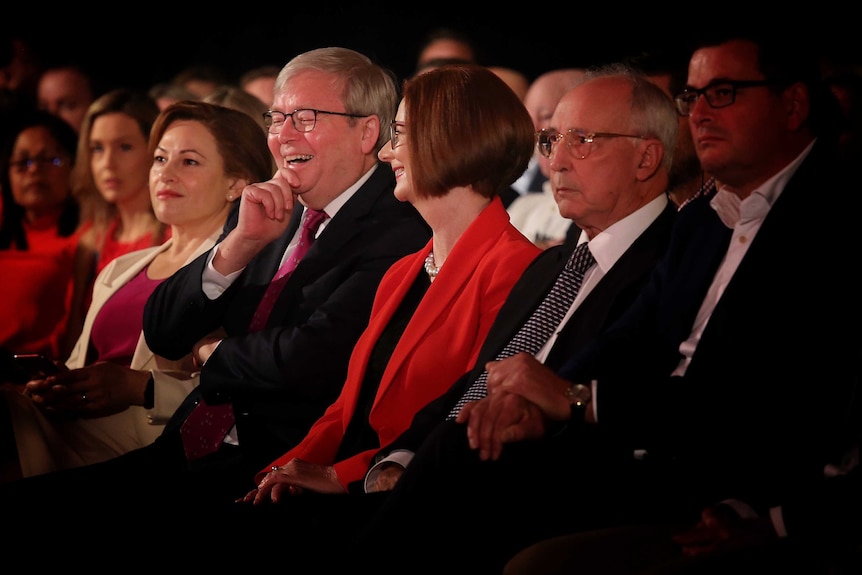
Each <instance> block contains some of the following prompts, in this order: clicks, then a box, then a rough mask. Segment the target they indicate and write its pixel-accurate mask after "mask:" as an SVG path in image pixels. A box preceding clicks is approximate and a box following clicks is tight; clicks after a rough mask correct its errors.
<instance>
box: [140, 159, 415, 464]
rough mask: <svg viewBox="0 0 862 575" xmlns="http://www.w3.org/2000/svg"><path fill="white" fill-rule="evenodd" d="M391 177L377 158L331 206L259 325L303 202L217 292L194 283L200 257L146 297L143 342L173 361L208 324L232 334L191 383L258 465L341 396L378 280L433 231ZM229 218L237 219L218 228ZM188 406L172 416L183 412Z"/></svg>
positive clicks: (199, 270)
mask: <svg viewBox="0 0 862 575" xmlns="http://www.w3.org/2000/svg"><path fill="white" fill-rule="evenodd" d="M394 181H395V180H394V177H393V174H392V170H391V169H389V167H388V166H386V165H382V164H381V165H379V166H378V168H377V170H376V171H375V172H374V173H373V174H372V175H371V177H370V178H369V179H368V181H367V182H366V183H365V184H364V185H363V186H362V187H361V188H360V189H359V190H358V191H357V192H356V194H355V195H354V196H353V197H352V198H351V199H350V200H348V202H347V203H346V204H345V205H344V206H343V207H342V208H341V209H340V210H339V211H338V213H337V214H336V215H335V217H333V218H332V220H331V221H330V222H329V223H328V224H327V227H326V228H325V230H324V231H323V233H322V234H321V236H320V237H319V238H318V240H317V241H316V242H315V243H314V245H313V246H312V247H311V249H310V250H309V251H308V253H307V254H306V256H305V257H304V258H303V260H302V261H301V262H300V263H299V265H298V267H297V268H296V270H295V271H294V273H293V274H292V275H291V277H290V279H289V280H288V281H287V283H286V284H285V287H284V291H283V292H282V293H281V295H280V296H279V299H278V301H277V302H276V304H275V307H274V309H273V311H272V315H271V316H270V318H269V322H268V327H267V328H266V329H264V330H262V331H260V332H256V333H251V334H249V333H248V331H247V330H248V326H249V324H250V322H251V318H252V315H253V314H254V311H255V309H256V307H257V304H258V301H259V300H260V298H261V297H262V295H263V293H264V291H265V290H266V287H267V285H268V284H269V281H270V279H271V278H272V276H273V274H274V273H275V270H276V269H277V267H278V265H279V261H280V259H281V256H282V254H283V252H284V250H285V248H286V246H287V244H288V243H289V242H290V238H291V237H292V236H293V234H294V232H295V231H296V229H297V227H298V226H299V222H300V218H301V212H300V211H299V210H297V211H295V212H294V214H293V216H292V218H291V222H290V225H289V226H288V228H287V230H286V231H285V233H284V234H283V235H282V236H281V237H280V238H279V239H278V240H276V241H275V242H272V243H271V244H270V245H269V246H267V247H266V248H265V249H264V250H263V251H262V252H261V253H260V254H259V255H258V256H257V257H256V258H255V259H254V260H253V261H252V262H251V263H250V264H249V265H248V266H247V267H246V269H245V270H244V271H243V272H242V274H241V276H240V277H239V278H238V279H237V280H236V281H235V282H234V283H233V284H232V285H231V287H230V288H229V289H228V290H227V291H226V292H225V293H224V294H223V295H222V296H221V297H219V298H218V299H215V300H210V299H209V298H207V296H206V295H205V294H204V293H203V291H202V288H201V275H202V272H203V269H204V266H205V264H206V258H207V254H204V255H203V256H201V257H199V258H198V259H197V260H195V261H194V262H192V263H190V264H189V265H188V266H186V267H184V268H183V269H181V270H180V271H178V272H177V273H176V274H175V275H174V276H172V277H171V278H169V279H168V280H166V281H165V282H163V283H162V284H161V285H160V286H159V287H158V288H157V289H156V290H155V292H154V293H153V295H152V297H151V298H150V299H149V301H148V302H147V305H146V308H145V311H144V334H145V336H146V339H147V343H148V344H149V345H150V346H151V349H153V350H157V351H155V352H156V353H158V354H160V355H164V356H165V357H171V358H173V357H181V356H182V355H184V354H186V353H188V352H189V351H190V350H191V349H192V346H193V345H194V343H195V342H196V341H198V340H199V339H200V338H201V337H203V336H204V335H206V334H208V333H210V332H211V331H213V330H214V329H216V328H219V327H222V328H224V329H225V331H226V332H227V333H228V337H227V338H225V339H224V340H223V341H222V342H221V343H220V344H219V346H218V348H217V349H216V351H215V352H214V353H213V354H212V356H211V357H210V358H209V360H208V361H207V363H206V365H205V366H204V367H203V369H202V372H201V382H200V386H199V388H198V390H196V391H197V392H199V393H201V394H202V395H203V397H204V398H205V399H206V401H207V403H210V404H215V403H224V402H232V403H233V406H234V413H235V416H236V420H237V433H238V435H239V438H240V444H241V447H243V448H249V447H251V446H253V447H254V448H255V450H256V451H257V453H256V457H257V458H261V459H262V460H263V462H266V461H270V460H272V459H274V458H275V457H277V456H278V455H280V454H282V453H284V451H286V450H287V449H289V448H291V447H293V445H295V444H296V443H297V442H298V441H299V440H300V439H302V437H303V436H304V435H305V433H306V432H307V431H308V428H309V427H310V426H311V424H312V423H314V421H315V420H317V418H318V417H320V415H321V414H322V413H323V411H324V410H325V409H326V407H327V406H328V405H329V404H330V403H332V401H334V400H335V398H336V397H337V396H338V394H339V392H340V390H341V385H342V384H343V383H344V380H345V376H346V373H347V363H348V359H349V357H350V353H351V351H352V350H353V346H354V344H355V343H356V340H357V339H358V338H359V335H360V334H361V333H362V331H363V330H364V329H365V326H366V325H367V323H368V319H369V316H370V313H371V305H372V302H373V300H374V294H375V291H376V290H377V285H378V283H379V282H380V279H381V278H382V277H383V274H384V273H385V272H386V270H387V269H388V268H389V266H391V265H392V264H393V263H394V262H395V261H396V260H398V259H400V258H401V257H403V256H405V255H407V254H409V253H413V252H415V251H418V250H419V249H421V248H422V247H423V246H424V245H425V244H426V243H427V242H428V240H429V238H430V230H429V228H428V227H427V225H426V224H425V222H424V221H423V220H422V219H421V217H420V216H419V214H418V212H416V210H415V209H414V208H413V207H412V206H411V205H410V204H408V203H403V202H400V201H398V200H397V199H396V198H395V197H394V195H393V188H394V185H395V184H394ZM235 226H236V217H234V218H231V220H230V221H229V222H228V223H227V225H226V227H225V234H224V235H226V234H227V232H229V231H230V230H231V229H233V228H234V227H235ZM186 403H187V404H188V403H189V402H186ZM187 404H186V405H184V406H181V407H180V409H179V410H178V412H177V414H176V416H175V417H174V418H173V419H174V420H175V421H174V423H176V420H180V421H181V420H182V419H184V415H185V413H184V412H186V411H190V409H191V407H192V406H190V405H187ZM173 427H174V426H173V425H169V426H168V427H166V432H167V431H169V430H170V429H173ZM261 464H262V463H261Z"/></svg>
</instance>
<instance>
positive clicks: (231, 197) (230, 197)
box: [227, 194, 233, 202]
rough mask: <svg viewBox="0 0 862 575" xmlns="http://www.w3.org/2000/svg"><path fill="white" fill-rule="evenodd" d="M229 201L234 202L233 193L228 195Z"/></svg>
mask: <svg viewBox="0 0 862 575" xmlns="http://www.w3.org/2000/svg"><path fill="white" fill-rule="evenodd" d="M227 201H229V202H232V201H233V194H228V195H227Z"/></svg>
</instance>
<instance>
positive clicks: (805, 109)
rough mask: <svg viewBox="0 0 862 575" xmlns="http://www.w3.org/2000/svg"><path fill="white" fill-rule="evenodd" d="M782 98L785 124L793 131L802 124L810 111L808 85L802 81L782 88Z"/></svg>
mask: <svg viewBox="0 0 862 575" xmlns="http://www.w3.org/2000/svg"><path fill="white" fill-rule="evenodd" d="M782 100H783V102H784V104H785V107H786V109H787V125H788V127H789V128H790V130H791V131H793V132H795V131H796V130H798V129H799V127H800V126H802V125H804V124H805V122H806V121H807V120H808V116H809V114H810V113H811V97H810V94H809V93H808V87H807V86H806V85H805V84H803V83H802V82H796V83H795V84H792V85H790V86H789V87H788V88H787V89H785V90H784V92H783V94H782Z"/></svg>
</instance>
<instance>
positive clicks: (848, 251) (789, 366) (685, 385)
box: [559, 142, 862, 511]
mask: <svg viewBox="0 0 862 575" xmlns="http://www.w3.org/2000/svg"><path fill="white" fill-rule="evenodd" d="M824 146H825V143H820V142H818V144H816V145H815V146H814V148H813V149H812V151H811V152H810V154H809V156H808V157H807V158H806V159H805V160H804V161H803V162H802V164H801V165H800V166H799V168H798V169H797V171H796V172H795V174H794V175H793V176H792V178H791V179H790V180H789V181H788V183H787V185H786V187H785V189H784V190H783V192H782V194H781V195H780V196H779V198H778V199H777V200H776V201H775V203H774V205H773V206H772V208H771V209H770V211H769V213H768V215H767V216H766V218H765V219H764V221H763V224H762V226H761V228H760V230H759V232H758V233H757V235H756V236H755V237H754V239H753V240H751V245H750V247H749V249H748V251H747V253H746V255H745V257H744V258H743V260H742V261H741V263H740V264H739V267H738V268H737V270H736V272H735V274H734V275H733V278H732V279H731V281H730V282H729V283H728V284H727V287H726V289H725V291H724V293H723V295H722V296H721V298H720V300H719V301H718V304H717V305H716V307H715V310H714V312H713V313H712V315H711V317H710V319H709V322H708V323H707V325H706V328H705V330H704V331H703V335H702V337H701V339H700V342H699V344H698V346H697V350H696V352H695V354H694V356H693V357H692V361H691V363H690V365H689V367H688V369H687V371H686V373H685V376H684V377H669V376H670V374H671V373H672V371H673V370H674V368H675V367H676V366H677V364H678V363H679V361H680V359H681V355H680V354H679V345H680V343H681V342H683V341H684V340H685V339H686V338H687V337H688V335H689V333H690V332H691V329H692V325H693V323H694V321H695V317H696V315H697V312H698V310H699V308H700V305H701V302H702V301H703V299H704V296H705V294H706V292H707V290H708V288H709V286H710V284H711V282H712V279H713V277H714V276H715V274H716V271H717V269H718V267H719V266H720V264H721V262H722V260H723V258H724V255H725V253H726V251H727V248H728V244H729V242H730V240H731V234H732V231H731V230H730V229H728V228H727V227H726V226H725V225H724V224H723V223H722V222H721V221H720V220H719V218H718V216H717V214H716V212H715V211H714V210H713V209H712V208H711V207H710V205H709V202H710V200H711V197H712V196H705V197H702V198H698V199H696V200H694V201H692V202H691V203H690V204H688V205H687V206H686V207H685V208H683V209H682V210H681V211H680V214H679V217H678V218H677V223H676V226H675V229H674V236H673V239H672V242H671V245H670V247H669V248H668V251H667V255H666V256H665V258H664V259H663V260H662V262H661V263H660V264H659V265H658V266H657V267H656V270H655V273H654V274H653V277H652V279H651V282H650V284H649V286H647V288H646V289H645V290H644V291H643V292H642V294H641V296H639V299H638V301H637V302H636V303H635V304H634V305H633V306H632V307H631V308H630V309H629V311H628V312H627V313H626V314H625V317H624V318H622V319H621V321H620V322H618V323H617V324H616V325H615V326H613V327H612V328H611V329H610V330H608V331H607V332H605V334H604V335H603V336H602V337H601V338H600V339H598V340H597V341H596V342H595V343H594V344H593V345H591V346H589V347H588V348H587V349H586V350H583V351H582V353H581V354H580V355H575V356H574V357H573V358H571V360H570V362H569V363H568V364H567V365H566V366H564V367H563V368H562V369H561V370H560V371H559V373H560V375H562V376H563V377H565V378H567V379H569V380H572V381H577V380H588V379H597V381H598V384H597V387H596V390H597V394H596V396H597V403H596V407H597V415H598V420H599V429H602V430H603V431H605V432H609V433H613V434H616V435H617V436H618V437H617V439H618V440H620V441H623V442H627V445H628V446H629V448H630V449H646V450H647V452H648V454H649V457H650V460H651V461H652V462H653V463H656V462H658V463H659V465H654V466H653V468H654V469H658V468H660V467H662V465H661V464H662V463H664V464H666V465H664V466H663V468H664V469H666V470H670V471H672V477H673V478H674V481H677V482H679V485H678V487H680V492H683V490H684V492H685V493H687V494H688V497H687V499H686V501H687V502H688V503H690V504H691V505H692V510H699V509H700V508H701V507H702V506H704V505H708V504H712V503H715V502H716V501H720V500H722V499H724V498H728V497H732V498H738V499H741V500H744V501H748V502H750V503H752V504H754V505H758V506H762V507H761V511H763V510H765V509H766V508H767V507H769V506H771V505H777V504H780V503H781V501H782V500H785V499H790V498H791V497H792V496H793V494H794V493H795V492H796V491H797V490H800V489H802V488H803V485H804V484H807V483H808V482H811V481H816V480H818V478H822V473H823V468H824V465H825V464H826V463H827V461H828V459H829V456H830V454H831V451H832V450H833V449H834V446H835V444H836V437H838V436H840V433H841V432H840V429H839V423H840V422H842V421H843V420H844V416H845V414H846V411H847V406H848V405H849V404H850V397H851V394H852V389H853V385H854V380H855V377H856V375H857V373H858V367H859V365H858V352H859V350H860V349H862V342H860V336H859V334H860V330H859V325H860V323H859V321H860V317H862V315H860V307H862V306H860V302H862V297H860V294H862V285H860V284H862V282H860V280H859V273H858V262H859V261H860V247H861V246H860V235H859V233H858V218H859V214H860V213H862V212H860V211H859V207H860V200H859V198H860V194H859V193H857V190H858V187H859V186H858V184H857V183H856V180H855V179H850V178H848V177H847V174H845V173H843V172H842V171H841V170H840V169H839V167H838V166H837V165H836V163H835V161H834V158H835V156H834V155H833V154H831V153H830V151H829V150H828V148H824ZM827 193H828V194H831V196H830V197H831V198H832V201H829V202H828V203H827V202H826V200H825V199H824V197H825V194H827ZM629 453H631V451H629ZM663 483H664V484H665V485H670V484H669V483H668V482H663ZM671 489H673V487H671Z"/></svg>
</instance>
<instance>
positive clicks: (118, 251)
mask: <svg viewBox="0 0 862 575" xmlns="http://www.w3.org/2000/svg"><path fill="white" fill-rule="evenodd" d="M119 225H120V220H119V219H115V220H114V221H113V222H111V225H110V226H109V227H108V232H107V233H106V234H105V242H104V245H103V246H102V250H101V252H99V256H98V261H97V262H96V274H97V275H98V274H99V272H101V271H102V270H103V269H105V266H107V265H108V264H109V263H111V260H113V259H114V258H116V257H118V256H121V255H123V254H127V253H129V252H134V251H137V250H142V249H144V248H149V247H152V246H155V245H158V244H160V242H159V241H157V240H156V238H154V237H153V234H145V235H144V236H143V237H140V238H138V239H136V240H135V241H133V242H119V241H117V239H116V235H117V227H118V226H119ZM169 237H171V229H170V228H167V229H166V230H165V237H164V238H162V241H164V240H166V239H168V238H169Z"/></svg>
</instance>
